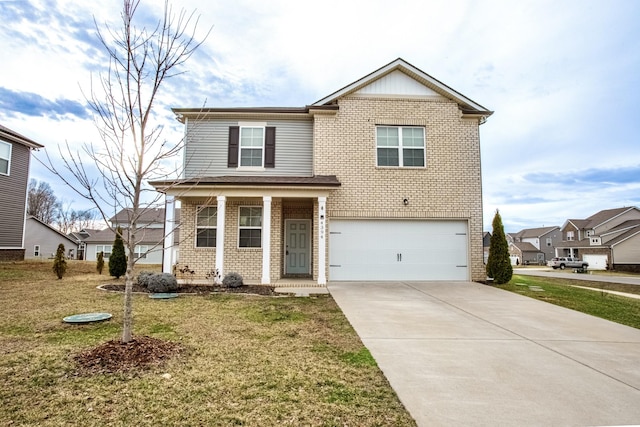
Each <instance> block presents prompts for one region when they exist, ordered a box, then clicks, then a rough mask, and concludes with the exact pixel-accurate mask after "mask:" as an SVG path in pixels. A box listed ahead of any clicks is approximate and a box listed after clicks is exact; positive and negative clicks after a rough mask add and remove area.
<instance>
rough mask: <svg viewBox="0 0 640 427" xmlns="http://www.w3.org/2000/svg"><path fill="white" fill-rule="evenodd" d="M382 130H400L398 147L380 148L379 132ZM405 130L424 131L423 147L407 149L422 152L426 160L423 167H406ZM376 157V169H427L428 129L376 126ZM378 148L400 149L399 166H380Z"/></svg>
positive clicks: (407, 126) (406, 126) (403, 126)
mask: <svg viewBox="0 0 640 427" xmlns="http://www.w3.org/2000/svg"><path fill="white" fill-rule="evenodd" d="M380 128H395V129H398V131H399V132H398V146H397V147H378V130H379V129H380ZM405 128H412V129H413V128H420V129H422V147H406V148H407V149H414V150H422V156H423V160H424V165H423V166H405V165H404V158H403V155H404V152H403V149H404V148H405V147H404V146H403V145H402V129H405ZM374 145H375V147H374V149H375V156H376V167H378V168H385V169H386V168H390V169H425V168H426V167H427V129H426V128H425V127H424V126H410V125H376V134H375V144H374ZM378 148H397V149H398V166H387V165H379V164H378Z"/></svg>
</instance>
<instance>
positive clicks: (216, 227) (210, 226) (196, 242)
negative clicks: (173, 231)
mask: <svg viewBox="0 0 640 427" xmlns="http://www.w3.org/2000/svg"><path fill="white" fill-rule="evenodd" d="M204 208H215V209H216V219H217V216H218V206H216V205H200V206H197V207H196V234H195V236H193V247H194V248H196V249H215V246H198V230H201V229H207V230H210V229H214V230H216V243H217V242H218V223H217V221H216V225H209V226H198V214H199V213H200V212H202V210H203V209H204Z"/></svg>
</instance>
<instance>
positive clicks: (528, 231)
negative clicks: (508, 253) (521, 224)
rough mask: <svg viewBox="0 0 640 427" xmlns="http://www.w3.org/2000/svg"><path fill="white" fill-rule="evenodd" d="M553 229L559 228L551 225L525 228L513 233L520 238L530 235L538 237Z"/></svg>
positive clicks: (526, 237) (530, 236)
mask: <svg viewBox="0 0 640 427" xmlns="http://www.w3.org/2000/svg"><path fill="white" fill-rule="evenodd" d="M554 230H560V227H558V226H553V227H538V228H525V229H523V230H520V231H519V232H517V233H515V234H514V236H516V237H520V238H521V239H522V238H524V239H528V238H532V237H536V238H540V237H542V236H544V235H545V234H549V233H551V232H552V231H554Z"/></svg>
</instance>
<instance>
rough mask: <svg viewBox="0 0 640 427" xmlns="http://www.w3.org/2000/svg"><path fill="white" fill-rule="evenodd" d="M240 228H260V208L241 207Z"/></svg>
mask: <svg viewBox="0 0 640 427" xmlns="http://www.w3.org/2000/svg"><path fill="white" fill-rule="evenodd" d="M240 227H262V208H261V207H241V208H240Z"/></svg>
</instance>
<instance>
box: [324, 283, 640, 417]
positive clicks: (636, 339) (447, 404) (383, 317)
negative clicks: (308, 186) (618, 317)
mask: <svg viewBox="0 0 640 427" xmlns="http://www.w3.org/2000/svg"><path fill="white" fill-rule="evenodd" d="M329 291H330V293H331V295H332V296H333V298H334V299H335V300H336V302H337V303H338V305H339V306H340V308H341V309H342V311H343V312H344V313H345V315H346V317H347V318H348V319H349V321H350V322H351V324H352V325H353V327H354V328H355V330H356V331H357V333H358V335H359V336H360V338H361V339H362V341H363V343H364V345H365V346H366V347H367V348H368V349H369V350H370V351H371V354H372V355H373V357H374V358H375V359H376V361H377V362H378V365H379V366H380V368H381V369H382V371H383V372H384V374H385V376H386V377H387V379H388V380H389V382H390V384H391V386H392V387H393V388H394V390H396V392H397V393H398V396H399V397H400V400H401V401H402V403H403V404H404V405H405V407H406V408H407V410H408V411H409V412H410V413H411V415H412V416H413V417H414V418H415V420H416V421H417V423H418V425H420V426H451V425H465V426H469V425H474V426H477V425H487V426H488V425H491V426H496V425H504V426H594V425H598V426H602V425H629V424H640V330H637V329H634V328H630V327H627V326H622V325H619V324H616V323H613V322H609V321H606V320H602V319H599V318H596V317H592V316H589V315H585V314H582V313H579V312H576V311H573V310H568V309H564V308H562V307H557V306H554V305H551V304H547V303H544V302H541V301H537V300H533V299H530V298H527V297H523V296H520V295H516V294H513V293H510V292H506V291H502V290H500V289H496V288H493V287H490V286H486V285H481V284H477V283H472V282H394V283H390V282H384V283H382V282H366V283H365V282H331V283H329Z"/></svg>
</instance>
